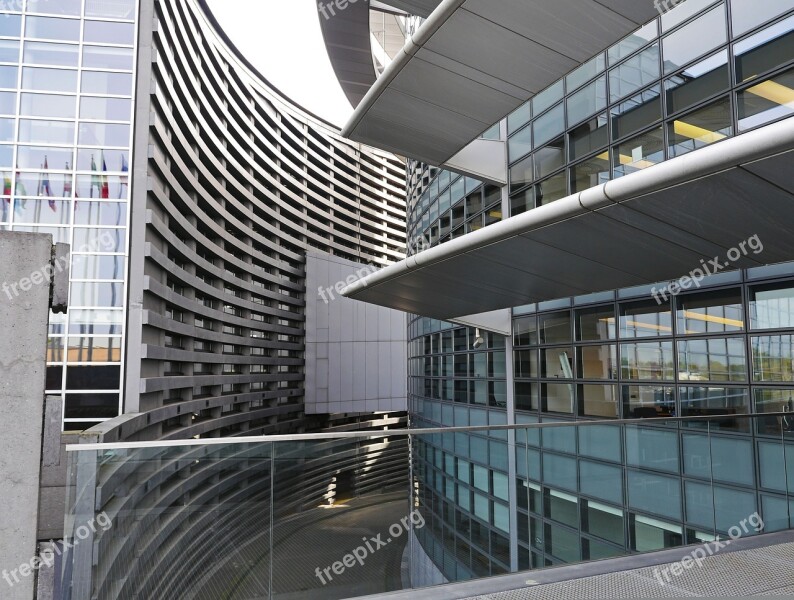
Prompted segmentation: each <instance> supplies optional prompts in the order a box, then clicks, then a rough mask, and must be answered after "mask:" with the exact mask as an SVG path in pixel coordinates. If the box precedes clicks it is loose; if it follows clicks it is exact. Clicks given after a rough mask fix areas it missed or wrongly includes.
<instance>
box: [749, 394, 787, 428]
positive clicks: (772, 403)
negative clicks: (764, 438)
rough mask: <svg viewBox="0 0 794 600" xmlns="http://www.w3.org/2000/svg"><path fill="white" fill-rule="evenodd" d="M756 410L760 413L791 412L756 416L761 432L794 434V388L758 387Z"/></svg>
mask: <svg viewBox="0 0 794 600" xmlns="http://www.w3.org/2000/svg"><path fill="white" fill-rule="evenodd" d="M754 395H755V412H758V413H776V412H781V413H789V414H787V415H781V416H776V417H759V418H756V419H755V421H756V425H757V428H758V429H757V430H758V433H759V434H762V435H777V436H779V435H780V434H781V433H785V434H786V436H792V435H794V389H790V388H786V389H780V388H771V389H770V388H756V389H755V392H754Z"/></svg>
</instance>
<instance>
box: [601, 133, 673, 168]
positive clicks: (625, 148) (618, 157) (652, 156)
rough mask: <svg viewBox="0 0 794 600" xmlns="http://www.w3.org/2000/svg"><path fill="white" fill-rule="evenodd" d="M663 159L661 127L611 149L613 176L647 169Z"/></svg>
mask: <svg viewBox="0 0 794 600" xmlns="http://www.w3.org/2000/svg"><path fill="white" fill-rule="evenodd" d="M663 160H664V133H663V130H662V128H661V127H659V128H657V129H652V130H651V131H649V132H647V133H643V134H641V135H638V136H637V137H635V138H632V139H631V140H629V141H627V142H623V143H622V144H620V145H619V146H618V147H617V148H616V149H615V150H613V151H612V164H613V166H614V169H615V178H617V177H622V176H623V175H629V174H630V173H634V172H636V171H641V170H642V169H647V168H648V167H652V166H653V165H655V164H658V163H660V162H662V161H663Z"/></svg>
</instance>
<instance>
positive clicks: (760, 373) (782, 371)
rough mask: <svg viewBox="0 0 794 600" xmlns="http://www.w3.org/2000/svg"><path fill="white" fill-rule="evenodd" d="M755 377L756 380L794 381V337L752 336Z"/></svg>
mask: <svg viewBox="0 0 794 600" xmlns="http://www.w3.org/2000/svg"><path fill="white" fill-rule="evenodd" d="M752 347H753V379H754V380H755V381H794V377H793V376H792V372H793V371H794V369H792V360H793V359H794V337H792V336H790V335H769V336H763V337H755V338H752Z"/></svg>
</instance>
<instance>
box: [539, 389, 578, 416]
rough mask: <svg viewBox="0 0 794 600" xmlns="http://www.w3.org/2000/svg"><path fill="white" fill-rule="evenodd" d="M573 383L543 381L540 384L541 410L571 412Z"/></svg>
mask: <svg viewBox="0 0 794 600" xmlns="http://www.w3.org/2000/svg"><path fill="white" fill-rule="evenodd" d="M573 387H574V386H573V384H572V383H543V384H541V391H542V394H541V396H542V401H543V406H542V408H541V410H543V412H557V413H566V414H573V405H574V397H573Z"/></svg>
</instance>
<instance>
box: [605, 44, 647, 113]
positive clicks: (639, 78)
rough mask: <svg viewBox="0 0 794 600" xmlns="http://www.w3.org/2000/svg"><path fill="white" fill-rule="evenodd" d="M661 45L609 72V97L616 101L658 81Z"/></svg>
mask: <svg viewBox="0 0 794 600" xmlns="http://www.w3.org/2000/svg"><path fill="white" fill-rule="evenodd" d="M658 77H659V44H654V45H653V46H651V47H650V48H648V49H646V50H643V51H642V52H640V53H639V54H637V55H636V56H633V57H631V58H630V59H628V60H627V61H626V62H624V63H622V64H621V65H620V66H619V67H615V68H614V69H612V70H610V71H609V96H610V99H611V100H612V101H615V100H617V99H619V98H622V97H623V96H627V95H628V94H631V93H632V92H634V91H636V90H638V89H639V88H641V87H643V86H644V85H647V84H649V83H651V82H652V81H654V80H655V79H658Z"/></svg>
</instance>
